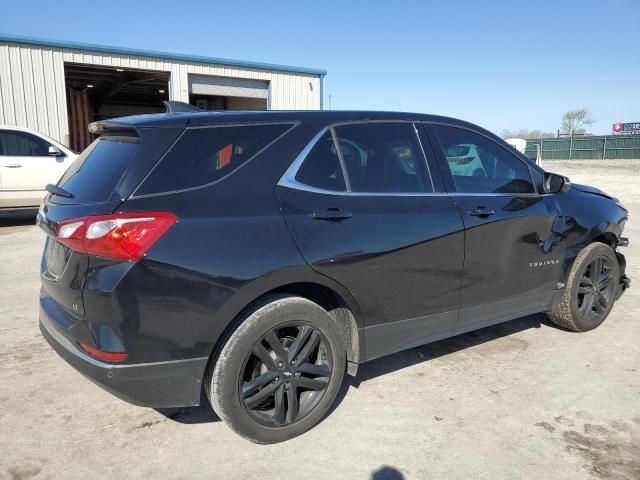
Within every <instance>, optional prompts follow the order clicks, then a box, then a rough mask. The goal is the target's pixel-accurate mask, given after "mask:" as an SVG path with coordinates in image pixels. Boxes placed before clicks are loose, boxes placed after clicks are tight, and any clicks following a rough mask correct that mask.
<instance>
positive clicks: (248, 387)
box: [239, 321, 333, 428]
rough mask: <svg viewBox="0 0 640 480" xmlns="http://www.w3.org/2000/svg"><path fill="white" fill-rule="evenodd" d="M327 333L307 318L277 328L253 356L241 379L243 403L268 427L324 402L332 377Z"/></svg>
mask: <svg viewBox="0 0 640 480" xmlns="http://www.w3.org/2000/svg"><path fill="white" fill-rule="evenodd" d="M332 357H333V355H332V352H331V350H330V347H329V343H328V341H327V339H326V338H325V337H324V335H323V334H322V333H321V332H320V331H319V330H317V329H315V328H314V327H313V326H311V325H309V324H307V323H305V322H302V321H300V322H295V321H294V322H288V323H287V324H284V325H281V326H278V327H276V328H272V329H271V330H269V331H268V332H267V333H266V334H265V335H263V336H262V338H261V339H260V340H259V341H258V342H256V344H255V345H254V346H253V349H252V350H251V351H250V352H249V354H248V355H247V358H246V359H245V361H244V366H243V368H242V370H241V378H240V379H239V380H240V381H239V394H240V398H241V402H242V404H243V406H244V408H245V409H246V411H247V413H248V414H249V415H250V416H251V418H252V419H253V420H254V421H255V422H257V423H258V424H260V425H262V426H264V427H271V428H273V427H283V426H288V425H291V424H293V423H295V422H298V421H300V420H301V419H303V418H304V417H305V416H306V415H308V414H309V413H310V412H311V411H312V410H313V409H314V407H315V406H316V405H317V404H318V402H319V401H320V400H321V398H322V396H323V395H324V393H325V391H326V389H327V386H328V385H329V383H330V380H331V375H332V370H333V369H332Z"/></svg>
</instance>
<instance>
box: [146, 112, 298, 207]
mask: <svg viewBox="0 0 640 480" xmlns="http://www.w3.org/2000/svg"><path fill="white" fill-rule="evenodd" d="M292 127H293V125H292V124H289V123H287V124H256V125H234V126H217V127H207V128H191V129H187V131H186V132H185V133H184V134H183V135H182V137H180V140H178V142H177V143H176V145H175V146H174V147H172V149H171V150H170V151H169V152H168V153H167V155H166V156H165V157H164V158H163V159H162V160H161V161H160V163H159V164H158V166H157V167H156V169H155V170H153V171H152V172H151V174H150V175H149V177H148V178H147V179H146V180H145V181H144V183H143V184H142V185H141V186H140V188H139V190H138V191H137V192H136V195H148V194H154V193H164V192H172V191H177V190H186V189H190V188H197V187H201V186H205V185H209V184H211V183H214V182H216V181H218V180H220V179H222V178H223V177H225V176H227V175H229V174H230V173H232V172H233V171H235V170H236V169H238V168H239V167H240V166H242V165H243V164H245V163H246V162H248V161H249V160H251V159H252V158H253V157H255V156H256V155H258V154H259V153H261V152H262V151H263V150H264V149H265V148H266V147H268V146H269V145H270V144H271V143H273V142H274V141H275V140H277V139H278V138H279V137H280V136H282V135H284V134H285V133H286V132H287V131H288V130H290V129H291V128H292Z"/></svg>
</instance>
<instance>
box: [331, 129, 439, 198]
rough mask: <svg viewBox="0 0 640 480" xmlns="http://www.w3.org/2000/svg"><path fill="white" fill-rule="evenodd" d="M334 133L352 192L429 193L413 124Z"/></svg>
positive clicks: (423, 162) (345, 130) (427, 177)
mask: <svg viewBox="0 0 640 480" xmlns="http://www.w3.org/2000/svg"><path fill="white" fill-rule="evenodd" d="M335 130H336V134H337V136H338V139H339V141H340V150H341V152H342V156H343V158H344V162H345V166H346V169H347V175H348V176H349V182H350V184H351V190H352V191H354V192H390V193H392V192H406V193H412V192H417V193H419V192H430V191H432V188H431V181H430V178H429V176H428V173H427V170H426V164H425V161H424V158H423V157H422V153H421V148H420V143H419V141H418V138H417V136H416V133H415V129H414V127H413V124H409V123H365V124H356V125H343V126H339V127H336V129H335Z"/></svg>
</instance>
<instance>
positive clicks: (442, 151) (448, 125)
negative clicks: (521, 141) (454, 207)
mask: <svg viewBox="0 0 640 480" xmlns="http://www.w3.org/2000/svg"><path fill="white" fill-rule="evenodd" d="M422 123H423V125H428V126H431V127H432V128H431V129H430V130H431V131H430V132H429V131H427V134H428V135H429V137H431V136H433V137H435V140H436V142H437V146H438V149H437V150H438V152H436V155H437V154H438V153H439V154H440V155H441V156H442V159H443V160H444V161H445V162H447V156H446V154H445V151H444V147H443V146H442V142H441V141H440V137H439V135H438V132H436V130H435V128H433V126H434V125H442V126H444V127H452V128H458V129H460V130H467V131H469V132H471V133H475V134H476V135H480V136H482V137H484V138H485V139H487V140H488V141H490V142H492V143H493V144H494V145H497V146H499V147H500V148H502V150H504V151H505V152H506V153H508V154H509V155H510V156H511V157H513V158H514V159H516V160H517V161H518V162H520V163H521V164H523V165H524V166H525V167H526V169H527V175H528V176H529V181H530V182H531V185H533V190H534V192H529V193H481V192H473V193H471V192H469V193H465V192H458V191H453V192H449V193H450V194H455V193H459V194H463V195H506V196H517V197H520V196H542V195H543V194H542V193H541V192H539V191H538V186H537V185H536V183H535V182H534V181H533V177H532V176H531V170H530V167H531V165H530V164H529V163H528V162H526V161H524V160H523V159H521V158H520V157H518V156H517V155H514V154H513V153H512V152H511V151H509V149H507V148H506V147H505V146H503V145H500V143H498V142H496V141H495V140H494V139H493V138H491V137H489V136H488V135H485V134H484V133H482V132H480V131H478V130H476V129H474V128H470V127H468V126H466V125H455V124H453V123H449V122H440V121H430V122H422ZM432 142H433V140H432ZM444 175H447V176H448V177H449V178H450V179H451V184H452V185H453V186H454V188H455V183H454V182H453V174H452V173H451V170H450V169H449V168H448V165H447V169H446V172H445V173H444Z"/></svg>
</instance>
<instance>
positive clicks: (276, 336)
mask: <svg viewBox="0 0 640 480" xmlns="http://www.w3.org/2000/svg"><path fill="white" fill-rule="evenodd" d="M345 356H346V355H345V348H344V345H343V342H342V338H341V336H340V330H339V329H338V326H337V325H336V324H335V322H334V320H333V319H332V318H331V316H329V314H328V313H327V312H326V311H325V310H324V309H323V308H322V307H320V306H319V305H317V304H315V303H313V302H311V301H309V300H306V299H304V298H301V297H295V296H278V297H271V298H268V299H266V300H265V301H264V302H262V303H261V304H259V305H258V306H256V308H255V309H253V310H252V311H251V312H250V313H249V314H248V315H247V316H246V318H245V320H244V321H243V322H242V323H241V325H240V326H239V327H238V329H237V330H236V331H235V332H234V333H233V334H232V335H231V336H230V337H229V339H228V341H227V342H226V344H225V345H224V347H223V348H222V350H221V352H220V355H219V356H218V359H217V361H216V363H215V366H214V367H213V369H212V371H211V372H210V374H211V380H210V383H209V385H208V386H209V388H208V392H207V393H208V394H209V399H210V401H211V404H212V406H213V408H214V410H215V411H216V413H217V414H218V415H219V416H220V418H222V420H224V421H225V422H226V423H227V424H228V425H229V426H230V427H231V428H232V429H233V430H235V431H236V432H237V433H239V434H240V435H242V436H243V437H245V438H247V439H249V440H251V441H253V442H256V443H274V442H280V441H283V440H288V439H290V438H293V437H295V436H297V435H300V434H302V433H304V432H305V431H307V430H309V429H310V428H312V427H313V426H314V425H316V424H317V423H318V422H320V420H322V418H323V417H324V415H325V414H326V413H327V411H328V410H329V408H330V407H331V404H332V403H333V401H334V400H335V397H336V395H337V393H338V390H339V388H340V384H341V383H342V378H343V375H344V370H345V361H346V360H345Z"/></svg>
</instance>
